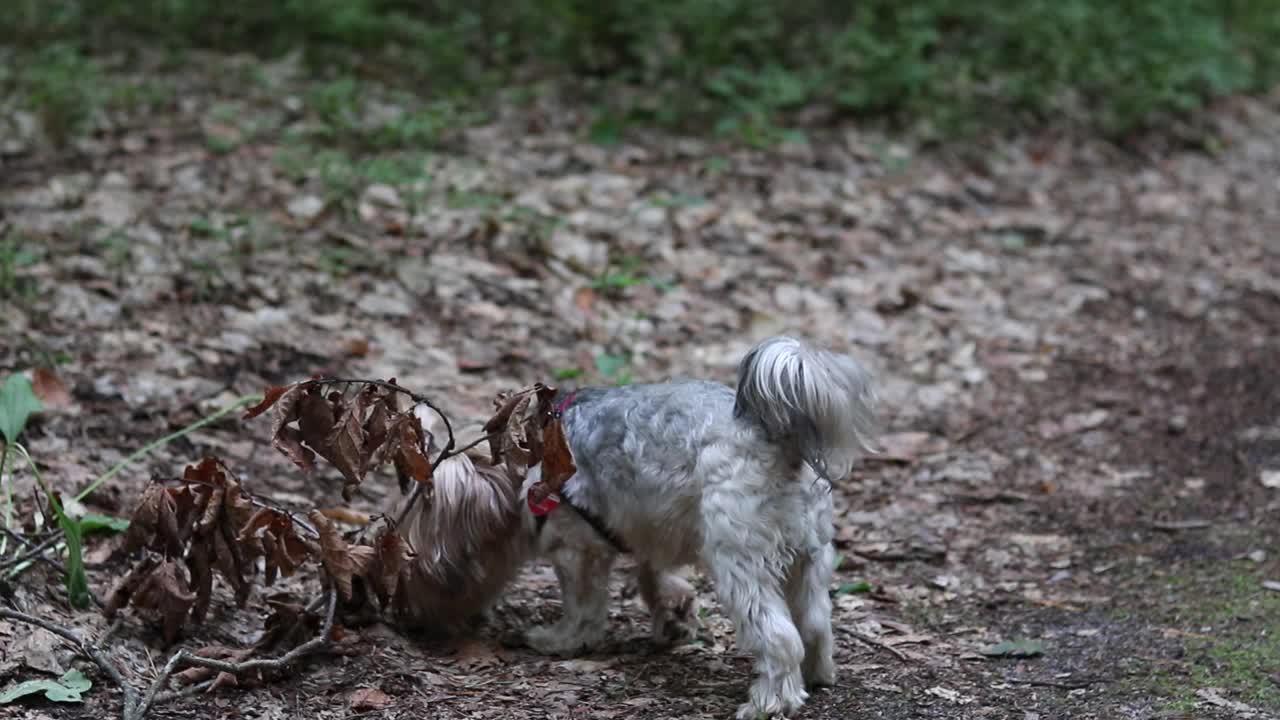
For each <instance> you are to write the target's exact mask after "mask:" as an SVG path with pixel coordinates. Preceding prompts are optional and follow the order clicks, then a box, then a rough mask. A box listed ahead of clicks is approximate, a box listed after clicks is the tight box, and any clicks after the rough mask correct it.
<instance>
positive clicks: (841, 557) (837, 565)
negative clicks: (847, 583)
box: [831, 553, 844, 571]
mask: <svg viewBox="0 0 1280 720" xmlns="http://www.w3.org/2000/svg"><path fill="white" fill-rule="evenodd" d="M841 565H844V553H841V554H839V555H836V563H835V565H833V566H832V568H831V569H832V570H833V571H834V570H839V569H840V566H841Z"/></svg>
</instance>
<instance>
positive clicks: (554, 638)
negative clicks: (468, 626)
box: [405, 337, 875, 718]
mask: <svg viewBox="0 0 1280 720" xmlns="http://www.w3.org/2000/svg"><path fill="white" fill-rule="evenodd" d="M557 404H558V406H559V407H560V409H561V412H562V415H561V418H562V424H563V427H564V432H565V437H566V439H567V441H568V444H569V448H570V450H571V451H572V454H573V459H574V462H575V463H576V465H577V468H578V469H577V473H576V474H575V475H574V476H573V477H571V478H570V479H569V481H568V482H567V483H566V485H565V487H564V489H563V491H562V493H561V499H562V503H563V504H562V505H561V506H560V507H558V508H556V509H554V510H552V511H551V512H549V513H547V514H545V515H542V516H537V515H535V513H534V512H533V510H532V509H531V506H530V504H528V503H526V495H527V493H528V492H529V488H530V487H531V486H532V485H534V484H535V483H537V482H538V481H539V480H540V478H541V467H540V466H535V467H533V468H531V469H530V471H529V473H528V477H527V478H525V479H524V482H523V487H521V488H518V489H517V488H516V487H515V486H514V485H513V484H512V482H511V481H510V480H508V479H507V477H506V475H505V473H504V471H503V470H501V469H500V468H493V467H481V466H479V465H477V466H475V467H467V466H470V465H472V460H470V459H469V458H467V457H465V456H459V457H457V458H454V459H451V460H450V461H446V463H442V465H441V467H440V468H438V470H437V475H436V478H435V493H436V494H435V499H434V502H433V503H431V504H430V506H429V507H428V506H425V505H419V506H417V507H418V508H419V509H415V511H414V512H413V513H411V514H410V516H409V518H408V520H407V521H406V528H405V531H406V534H407V536H408V537H409V539H410V541H411V542H412V543H413V545H414V546H415V547H417V548H418V549H419V552H420V553H421V554H420V560H419V564H418V566H417V567H416V568H415V576H414V580H415V582H414V583H413V590H412V591H411V593H410V597H409V605H410V616H411V617H413V618H414V619H416V620H417V621H418V622H419V623H422V624H433V625H449V624H456V623H457V621H459V620H461V619H462V618H463V617H465V616H466V615H468V614H473V613H476V612H478V611H480V610H482V609H483V608H484V607H485V606H487V605H488V604H489V603H491V602H492V600H494V599H495V598H496V597H497V596H498V595H499V594H500V593H501V592H502V589H503V587H504V586H505V585H506V584H507V583H508V582H509V581H510V579H511V578H512V577H514V575H515V573H516V571H517V570H518V569H519V566H520V565H521V563H523V562H524V561H525V560H526V559H528V557H529V556H530V555H531V554H533V553H534V552H535V551H536V553H537V554H539V555H541V556H542V557H545V558H547V559H548V560H549V561H550V562H551V564H552V565H553V566H554V568H555V572H556V575H557V577H558V578H559V581H560V592H561V596H562V598H563V616H562V617H561V619H560V620H559V622H557V623H555V624H554V625H550V626H546V627H539V628H536V629H533V630H531V631H530V632H529V633H528V634H527V641H528V643H529V645H530V646H532V647H533V648H534V649H536V650H538V651H541V652H546V653H552V654H571V653H577V652H581V651H584V650H587V649H590V648H594V647H597V646H598V645H600V644H601V643H602V641H603V640H604V639H605V635H606V632H607V623H608V602H609V592H608V574H609V570H610V567H611V566H612V564H613V561H614V559H615V557H616V555H617V554H618V553H619V552H620V551H628V552H632V553H633V554H634V556H635V559H636V561H637V567H638V575H639V577H638V581H639V582H638V584H639V588H640V592H641V595H642V596H643V598H644V600H645V602H646V604H647V605H648V607H649V608H650V611H651V613H652V629H653V636H654V639H655V640H656V641H658V642H660V643H669V642H672V641H677V640H680V639H683V638H685V637H687V636H688V634H689V633H690V632H691V628H692V626H693V624H694V622H695V620H696V613H695V611H694V606H693V600H694V591H693V588H692V587H690V586H689V584H688V583H687V582H686V581H685V580H684V579H683V578H682V577H681V576H680V575H679V574H678V571H679V570H680V569H681V568H682V567H683V566H686V565H689V564H692V563H698V562H700V563H701V564H702V565H703V566H704V567H705V568H706V570H707V572H708V573H709V575H710V577H711V578H712V580H713V582H714V584H715V589H716V593H717V595H718V597H719V598H720V602H721V604H722V605H723V606H724V608H725V610H726V611H727V613H728V615H729V617H730V619H731V620H732V621H733V624H734V627H735V629H736V633H737V642H738V645H739V647H740V648H741V649H742V650H744V651H745V652H747V653H750V654H751V655H753V656H754V657H755V658H756V665H755V667H756V673H757V675H756V679H755V681H754V682H753V683H752V685H751V689H750V695H749V699H748V701H747V702H745V703H743V704H742V705H741V706H740V707H739V709H738V717H739V718H756V717H759V716H762V715H765V716H774V715H789V714H791V713H794V712H795V711H796V710H798V709H799V708H800V707H801V706H802V705H803V704H804V702H805V700H806V699H807V697H808V694H807V692H806V687H813V686H818V685H830V684H831V683H833V682H834V680H835V665H834V662H833V660H832V634H831V601H830V599H829V596H828V583H829V581H830V577H831V572H832V569H833V568H832V564H833V557H834V550H833V548H832V545H831V541H832V536H833V532H834V528H833V521H832V503H831V497H830V493H831V486H830V482H831V481H832V480H836V479H839V478H841V477H843V476H844V475H845V474H846V473H847V472H848V471H849V469H850V467H851V466H852V464H853V462H854V461H855V459H856V458H857V456H858V455H859V453H860V452H861V451H863V450H869V449H870V447H871V440H872V434H873V428H874V405H875V395H874V393H873V391H872V389H871V385H870V378H869V376H868V374H867V372H866V371H865V370H864V369H863V368H862V367H861V366H859V365H858V364H857V363H856V362H855V361H853V360H852V359H850V358H848V357H845V356H842V355H837V354H834V353H830V352H827V351H825V350H821V349H817V348H814V347H811V346H809V345H806V344H804V343H802V342H800V341H798V340H795V339H792V338H787V337H778V338H772V339H769V340H766V341H764V342H763V343H761V344H759V345H757V346H756V347H755V348H753V349H752V350H751V351H750V352H749V353H748V354H747V356H746V357H745V358H743V360H742V362H741V364H740V366H739V369H738V387H737V391H736V393H735V391H734V390H733V389H731V388H728V387H726V386H724V385H720V384H716V383H711V382H703V381H679V382H671V383H663V384H654V385H632V386H627V387H619V388H592V389H585V390H579V391H577V392H574V393H567V394H563V395H561V396H560V397H559V398H557ZM449 463H456V464H457V466H456V467H454V468H452V469H449V468H446V465H448V464H449Z"/></svg>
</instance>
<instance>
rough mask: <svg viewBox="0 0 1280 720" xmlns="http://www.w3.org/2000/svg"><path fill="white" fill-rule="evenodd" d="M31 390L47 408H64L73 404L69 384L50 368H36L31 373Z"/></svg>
mask: <svg viewBox="0 0 1280 720" xmlns="http://www.w3.org/2000/svg"><path fill="white" fill-rule="evenodd" d="M31 391H32V392H33V393H35V396H36V397H38V398H40V404H41V405H43V406H44V407H45V408H64V407H67V406H68V405H70V404H71V393H70V392H68V391H67V384H66V383H64V382H63V381H62V378H60V377H58V373H56V372H54V371H53V370H51V369H49V368H43V367H41V368H36V369H35V371H34V372H32V373H31Z"/></svg>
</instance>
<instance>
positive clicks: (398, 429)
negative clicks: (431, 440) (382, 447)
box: [391, 415, 431, 490]
mask: <svg viewBox="0 0 1280 720" xmlns="http://www.w3.org/2000/svg"><path fill="white" fill-rule="evenodd" d="M392 432H393V433H394V434H395V435H396V440H395V453H394V454H393V455H392V456H391V460H392V462H393V463H394V464H395V468H396V477H397V478H399V479H400V487H401V489H402V490H403V489H405V488H406V487H407V486H408V483H409V482H419V483H425V482H427V481H429V480H430V479H431V461H430V460H428V459H427V456H426V455H424V454H423V452H422V442H423V432H422V422H421V421H420V420H419V419H418V418H417V416H415V415H401V416H400V418H399V419H398V420H397V421H396V424H395V426H393V428H392Z"/></svg>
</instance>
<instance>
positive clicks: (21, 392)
mask: <svg viewBox="0 0 1280 720" xmlns="http://www.w3.org/2000/svg"><path fill="white" fill-rule="evenodd" d="M42 409H43V406H42V405H41V404H40V399H39V398H37V397H36V395H35V393H34V392H32V390H31V381H30V380H28V379H27V378H26V376H24V375H19V374H17V373H14V374H13V375H10V376H9V378H8V379H7V380H5V383H4V387H0V435H3V436H4V447H3V448H0V484H4V526H5V529H6V530H7V529H9V528H11V527H12V526H13V488H12V487H11V486H10V485H9V484H8V483H4V469H5V464H6V462H7V461H8V459H9V451H10V448H12V447H13V446H14V444H15V443H16V442H18V436H19V435H21V434H22V431H23V430H24V429H26V427H27V419H28V418H30V417H31V415H32V414H34V413H38V412H40V411H41V410H42ZM8 543H9V536H8V534H5V535H3V536H0V556H3V555H4V552H5V549H6V548H7V547H8Z"/></svg>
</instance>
